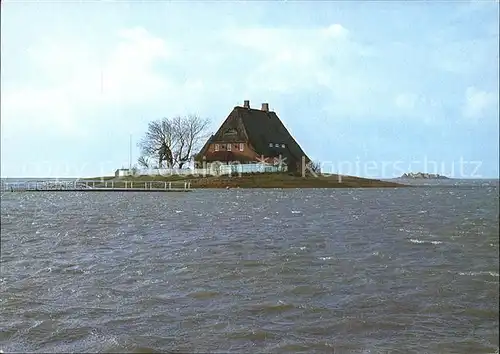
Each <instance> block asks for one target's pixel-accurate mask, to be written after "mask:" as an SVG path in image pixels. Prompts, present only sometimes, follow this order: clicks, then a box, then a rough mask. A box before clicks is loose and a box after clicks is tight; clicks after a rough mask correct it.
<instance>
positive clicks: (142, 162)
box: [137, 155, 152, 169]
mask: <svg viewBox="0 0 500 354" xmlns="http://www.w3.org/2000/svg"><path fill="white" fill-rule="evenodd" d="M137 163H138V164H139V166H141V167H142V168H145V169H149V168H151V167H152V165H151V160H150V158H149V157H148V156H144V155H143V156H140V157H139V158H138V159H137Z"/></svg>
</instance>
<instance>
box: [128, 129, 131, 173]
mask: <svg viewBox="0 0 500 354" xmlns="http://www.w3.org/2000/svg"><path fill="white" fill-rule="evenodd" d="M129 144H130V150H129V155H128V168H129V173H130V172H132V134H130V142H129Z"/></svg>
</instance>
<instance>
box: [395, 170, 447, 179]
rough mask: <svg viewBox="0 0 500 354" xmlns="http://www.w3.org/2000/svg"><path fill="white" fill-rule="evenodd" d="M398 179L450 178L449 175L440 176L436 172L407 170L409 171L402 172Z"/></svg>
mask: <svg viewBox="0 0 500 354" xmlns="http://www.w3.org/2000/svg"><path fill="white" fill-rule="evenodd" d="M399 178H400V179H450V178H449V177H446V176H442V175H440V174H437V173H424V172H417V173H413V172H409V173H403V175H402V176H401V177H399Z"/></svg>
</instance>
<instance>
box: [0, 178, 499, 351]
mask: <svg viewBox="0 0 500 354" xmlns="http://www.w3.org/2000/svg"><path fill="white" fill-rule="evenodd" d="M451 192H452V193H451ZM1 211H2V213H1V223H0V226H1V233H2V238H1V242H2V252H1V261H2V274H1V281H0V285H1V286H0V300H1V302H0V305H1V306H2V331H0V343H1V344H0V347H1V348H2V350H4V351H5V352H16V351H17V352H31V351H39V352H151V353H154V352H268V353H270V352H272V353H288V352H336V353H337V352H340V353H369V352H373V353H381V352H393V351H400V352H430V353H443V352H454V353H475V352H495V350H497V348H498V325H499V323H498V315H499V307H498V295H499V294H498V248H499V247H498V245H499V241H498V233H499V229H498V215H499V210H498V194H497V191H496V190H493V189H492V190H490V189H489V188H480V189H477V190H473V192H472V191H471V190H468V189H465V188H463V189H453V190H452V189H449V188H448V189H447V188H445V189H439V188H438V187H433V188H429V189H425V188H415V189H404V190H403V189H398V190H338V191H335V193H333V194H332V193H331V191H328V192H325V191H324V190H287V191H282V190H251V191H247V190H243V189H240V190H224V191H208V190H207V191H196V192H193V193H183V194H182V195H175V194H168V195H162V196H157V195H156V196H155V197H154V198H152V197H151V196H148V195H147V194H144V193H141V194H133V193H125V194H119V193H113V194H112V195H106V194H99V193H96V194H93V193H92V194H85V193H77V194H64V195H60V194H58V195H53V194H37V195H30V194H24V195H16V194H15V193H10V194H7V195H6V196H5V197H4V196H2V203H1ZM422 211H425V212H422ZM294 212H295V213H294ZM471 328H473V329H474V331H473V332H471ZM497 352H498V350H497Z"/></svg>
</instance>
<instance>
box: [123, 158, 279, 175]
mask: <svg viewBox="0 0 500 354" xmlns="http://www.w3.org/2000/svg"><path fill="white" fill-rule="evenodd" d="M286 171H287V166H285V165H283V166H275V165H270V164H260V163H253V164H239V163H235V164H229V165H228V164H223V163H217V162H213V163H207V164H206V167H205V168H182V169H181V168H150V169H136V170H132V171H131V173H127V172H128V171H126V172H123V174H120V176H123V177H125V176H129V175H136V176H173V175H181V176H182V175H184V176H186V175H194V176H220V175H231V174H241V173H252V172H286Z"/></svg>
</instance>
